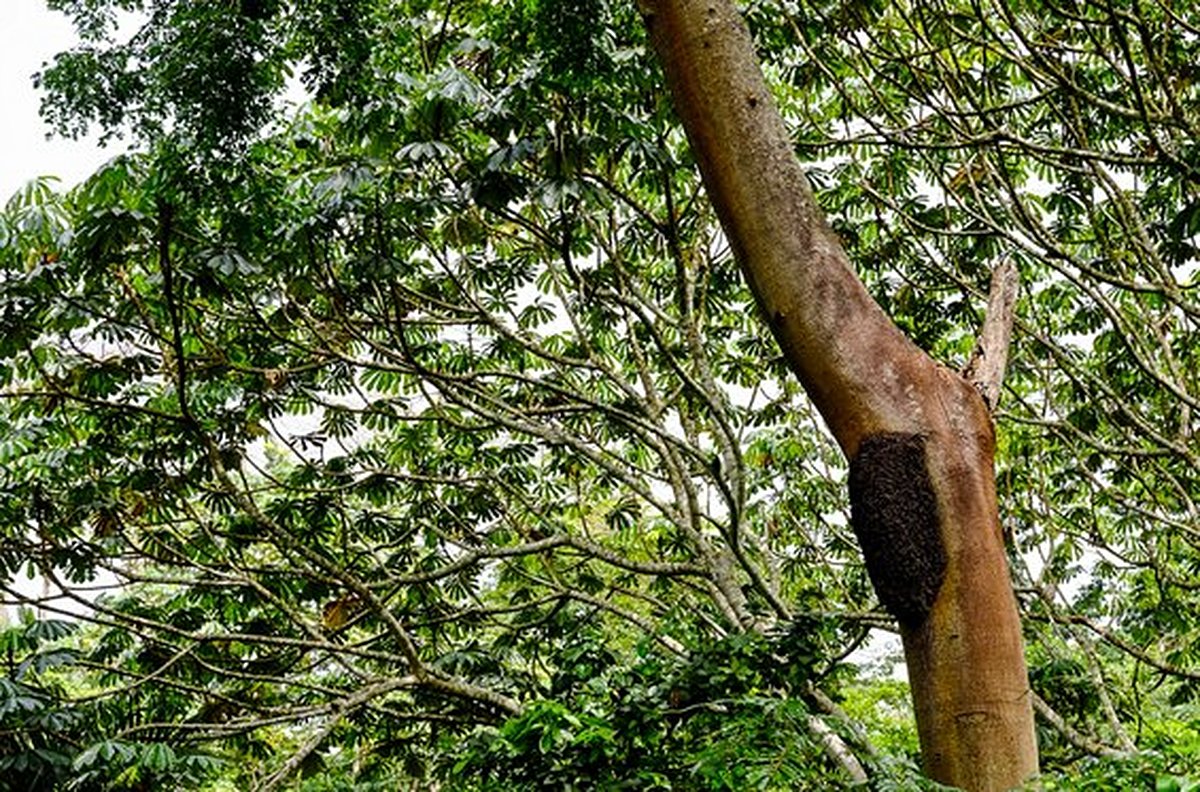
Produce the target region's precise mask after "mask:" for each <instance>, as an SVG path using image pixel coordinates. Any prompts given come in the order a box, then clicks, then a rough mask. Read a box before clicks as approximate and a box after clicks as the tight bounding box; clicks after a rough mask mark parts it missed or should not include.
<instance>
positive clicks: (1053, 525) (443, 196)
mask: <svg viewBox="0 0 1200 792" xmlns="http://www.w3.org/2000/svg"><path fill="white" fill-rule="evenodd" d="M50 5H51V6H52V7H55V8H58V9H60V10H62V11H64V12H66V13H68V14H70V15H71V16H72V18H73V19H74V20H75V21H76V23H77V24H78V26H79V29H80V32H81V35H82V36H83V43H82V44H81V45H80V46H79V47H78V48H77V49H75V50H73V51H71V52H68V53H64V54H62V55H60V56H59V58H58V59H57V60H56V61H54V62H53V63H52V64H49V65H48V66H47V68H46V69H45V70H44V71H43V72H42V73H41V74H40V75H39V77H38V80H39V82H40V84H41V85H42V87H43V88H44V89H45V91H46V104H45V108H44V110H45V114H46V117H47V118H48V119H49V120H50V121H51V122H53V123H54V124H56V126H57V127H58V128H59V130H60V131H62V132H64V133H67V134H73V133H78V132H80V131H82V130H83V129H85V128H87V127H88V126H89V125H93V124H97V125H99V126H100V128H102V129H103V130H105V131H106V132H108V133H110V134H114V135H116V134H125V135H127V136H129V137H130V139H131V140H133V141H135V143H136V145H135V146H134V148H133V150H132V151H131V152H130V153H129V154H126V155H122V156H120V157H117V158H115V159H113V160H112V161H111V162H110V163H109V164H108V165H106V166H105V167H104V168H102V169H101V170H100V171H98V172H97V173H96V174H95V175H94V176H92V177H91V178H90V179H88V180H87V181H86V182H85V183H83V184H81V185H79V186H78V187H76V188H74V189H72V190H69V191H66V192H57V191H55V190H54V189H53V188H52V186H51V185H50V184H49V183H48V182H46V181H45V180H40V181H34V182H31V183H30V184H29V185H28V186H27V187H26V188H25V189H24V190H23V191H22V192H20V193H19V194H18V195H16V196H14V197H13V198H12V199H11V200H10V201H9V202H8V204H7V206H6V207H5V209H4V211H3V213H2V215H0V393H2V394H3V398H2V399H0V463H2V465H0V526H3V527H2V528H0V569H2V570H3V575H2V576H0V579H2V580H3V588H4V592H5V599H6V602H7V603H9V604H20V605H22V606H24V612H23V615H22V618H21V619H19V620H18V621H17V622H16V623H12V624H9V625H8V626H7V627H6V628H5V629H4V630H3V631H2V632H0V642H3V645H4V648H5V650H6V658H7V665H6V675H5V676H4V677H3V678H0V722H2V723H3V731H2V732H0V734H2V735H3V736H0V745H2V746H3V752H2V755H0V767H2V768H3V770H4V773H3V777H4V778H6V779H7V783H10V784H13V785H14V786H13V788H51V787H53V786H54V785H59V786H61V788H64V789H65V788H70V789H138V788H150V787H156V786H163V787H171V786H180V785H183V786H194V787H205V785H207V786H206V787H205V788H211V789H230V788H254V789H270V788H278V787H285V786H286V787H288V788H298V789H299V788H302V789H312V790H317V789H334V788H347V787H348V786H350V785H353V788H360V787H361V788H363V789H369V788H380V789H383V788H387V789H391V788H396V787H397V785H398V784H400V783H410V784H413V785H414V788H421V785H422V784H425V783H427V782H428V781H429V779H437V780H438V781H439V782H440V783H442V784H444V785H446V786H447V787H448V788H456V789H458V788H461V789H475V788H479V789H534V788H554V789H558V788H580V787H581V786H585V785H591V786H593V787H594V788H610V789H618V788H663V789H666V788H684V789H689V788H696V789H707V788H728V789H745V788H750V787H756V788H766V789H800V788H810V789H827V788H829V786H830V784H831V783H833V782H832V781H831V780H830V779H831V778H842V776H841V775H839V773H842V772H844V771H845V770H846V768H847V766H849V764H852V763H856V762H857V763H862V764H863V765H865V767H866V770H867V772H868V773H869V774H870V775H872V776H873V777H874V781H873V782H872V783H873V785H874V786H873V788H875V787H877V788H880V789H885V788H892V787H889V786H888V785H889V784H891V785H893V787H894V788H913V785H915V784H917V783H919V781H918V780H917V778H916V775H915V770H914V769H913V768H914V767H915V765H914V764H913V760H914V755H915V737H914V735H913V734H912V730H911V726H910V725H908V722H907V719H906V716H905V715H904V713H903V711H902V710H901V711H899V714H896V715H895V716H892V717H889V716H888V715H887V713H889V712H896V710H895V707H896V706H900V707H902V706H903V704H902V701H903V698H902V697H897V696H896V695H895V690H894V685H893V684H892V683H890V682H889V681H887V680H885V679H881V678H878V677H875V678H871V677H869V676H867V675H865V674H864V672H863V670H862V669H860V668H859V667H858V666H856V665H854V664H853V663H850V662H848V659H847V658H848V657H850V656H851V655H852V654H853V653H854V651H855V650H856V649H858V648H859V647H861V646H862V645H863V644H864V642H865V641H866V640H867V638H868V636H869V634H870V633H871V631H872V630H887V629H890V624H889V621H888V619H887V618H886V615H885V614H884V613H883V612H882V611H880V610H879V609H877V608H876V607H874V604H873V603H874V597H873V594H872V593H871V590H870V586H869V583H868V581H867V578H866V575H865V572H864V570H863V568H862V565H861V559H860V558H859V555H858V550H857V548H856V546H855V544H854V540H853V535H852V533H851V532H850V530H849V528H848V527H847V518H846V514H847V509H848V507H847V505H846V503H845V495H844V485H845V470H844V464H843V461H842V459H841V456H840V454H839V452H838V451H837V449H836V447H835V446H834V445H833V444H832V442H831V441H830V440H829V439H828V437H827V435H826V434H825V433H824V431H823V429H822V428H821V426H820V425H819V424H818V422H817V421H816V419H815V418H814V416H813V413H812V410H811V409H810V407H809V405H808V404H807V402H806V401H805V399H804V397H803V395H802V394H801V393H800V391H799V388H798V386H797V385H796V384H795V383H794V382H793V381H791V380H789V379H788V376H787V374H786V371H785V370H784V368H783V365H782V361H781V360H780V358H779V355H778V352H777V350H776V349H775V348H774V345H773V342H772V340H771V339H770V337H769V335H768V334H767V333H766V331H765V328H764V327H763V326H762V323H761V322H760V321H759V320H758V318H757V316H756V314H755V310H754V306H753V303H752V300H751V299H750V297H749V295H748V293H747V291H746V290H745V288H744V286H743V284H742V283H741V281H740V277H739V275H738V273H737V270H736V268H735V267H734V264H733V262H732V261H731V257H730V254H729V251H728V249H727V247H726V245H725V244H724V240H723V239H722V237H721V235H720V232H719V229H718V226H717V224H716V221H715V218H714V217H713V214H712V211H711V209H710V207H709V206H708V204H707V202H706V200H705V197H704V195H703V193H702V191H701V189H700V186H699V180H698V177H697V174H696V172H695V169H694V167H693V163H692V162H691V160H690V155H689V154H688V152H687V150H686V145H685V141H684V139H683V136H682V133H681V132H680V130H679V128H678V126H677V124H676V121H675V119H674V118H673V116H672V113H671V111H670V108H669V105H668V103H667V101H666V99H665V97H664V96H663V94H662V89H661V86H660V78H659V76H658V73H657V71H656V67H655V65H654V63H653V60H652V58H651V57H650V55H649V54H648V53H647V51H646V46H645V40H644V34H643V32H642V27H641V23H640V20H639V19H638V17H637V15H636V10H635V9H634V8H633V7H632V4H631V3H625V2H615V1H614V2H608V1H607V0H569V2H567V1H563V2H560V1H558V0H505V1H503V2H465V1H459V2H455V1H453V0H429V1H428V2H419V1H416V0H413V1H410V2H400V0H294V2H287V1H286V0H222V1H221V2H199V0H176V1H175V2H166V1H165V0H52V1H51V2H50ZM745 11H746V14H747V18H748V20H749V22H750V24H751V26H752V29H753V31H754V33H755V35H756V37H757V39H758V41H759V43H760V50H761V54H762V57H763V59H764V66H765V68H766V69H767V72H768V75H769V77H770V78H771V81H772V84H773V86H774V88H775V89H776V91H777V98H778V100H779V102H780V104H781V106H782V108H783V110H784V113H785V115H786V117H787V118H788V120H789V123H790V124H791V125H792V128H793V130H794V134H795V140H796V147H797V151H798V152H799V153H800V155H801V157H802V158H803V159H804V160H805V161H806V162H808V163H810V166H809V167H810V173H811V175H812V178H813V181H814V183H815V184H816V186H817V188H818V192H819V195H820V199H821V201H822V204H823V206H824V207H825V209H826V211H827V212H828V214H829V216H830V219H831V221H832V222H833V223H834V225H835V227H836V228H837V230H838V231H839V233H840V234H841V236H842V238H843V239H844V241H845V243H846V245H847V248H848V250H849V252H850V254H851V256H852V258H853V259H854V261H855V262H856V265H857V266H858V267H859V271H860V274H861V275H862V277H863V279H864V281H865V282H866V283H867V285H868V287H869V288H870V289H871V291H872V294H873V295H874V296H875V298H876V299H877V300H878V301H879V302H880V303H881V304H882V305H883V306H884V307H885V309H886V310H887V311H888V312H889V313H890V314H891V315H892V316H893V318H894V319H895V320H896V321H897V322H898V323H899V324H900V325H901V326H902V327H903V328H904V329H905V330H906V332H908V333H909V334H910V335H911V336H912V337H913V338H914V339H915V340H916V341H917V342H918V343H919V344H920V345H921V346H922V347H923V348H925V349H926V350H927V351H929V352H930V353H931V354H932V355H934V356H935V357H936V358H938V359H939V360H942V361H943V362H945V363H946V364H947V365H950V366H956V367H961V365H962V364H963V363H964V362H965V360H966V356H967V354H968V353H969V351H970V348H971V339H972V337H973V334H974V331H975V329H976V328H977V326H978V323H979V320H980V314H981V310H982V304H983V297H984V292H985V291H986V284H987V281H988V277H989V272H990V269H991V267H992V266H994V265H995V263H996V262H998V261H1000V260H1002V259H1011V260H1013V261H1015V262H1016V263H1017V265H1018V267H1019V269H1020V271H1021V274H1022V278H1023V291H1022V296H1021V301H1020V306H1019V319H1018V327H1017V337H1016V340H1015V347H1014V350H1013V353H1012V361H1013V362H1012V367H1011V371H1010V374H1009V378H1008V381H1007V386H1006V390H1005V393H1004V396H1003V398H1002V401H1001V407H1000V410H999V412H998V416H997V417H998V433H999V439H1000V452H999V462H998V464H999V470H998V485H999V488H1000V497H1001V507H1002V512H1003V514H1004V521H1005V525H1006V527H1007V529H1008V530H1009V531H1010V532H1011V535H1012V536H1011V541H1012V561H1013V564H1014V572H1015V576H1016V580H1015V585H1016V586H1017V589H1018V593H1019V596H1020V600H1021V606H1022V610H1023V613H1024V615H1025V618H1026V624H1027V633H1028V634H1027V641H1028V643H1029V646H1030V655H1031V670H1032V681H1033V685H1034V689H1035V692H1036V693H1038V695H1039V696H1040V697H1041V703H1040V704H1039V711H1040V713H1041V714H1042V716H1043V723H1044V726H1045V730H1044V733H1043V734H1042V735H1041V744H1042V751H1043V762H1044V765H1045V766H1046V768H1047V770H1048V773H1049V775H1050V782H1049V783H1051V784H1053V783H1054V778H1055V775H1054V774H1055V773H1057V772H1066V773H1070V776H1069V777H1070V778H1071V779H1072V780H1073V783H1094V784H1095V785H1096V786H1095V787H1094V788H1109V787H1105V786H1104V784H1110V785H1113V784H1115V785H1117V786H1121V785H1124V784H1128V787H1127V788H1135V787H1137V788H1141V787H1144V786H1146V785H1147V784H1148V783H1153V782H1155V781H1157V783H1158V788H1160V789H1173V788H1178V789H1184V788H1190V787H1188V784H1189V783H1191V782H1189V781H1187V780H1186V779H1185V778H1183V773H1184V772H1185V771H1186V770H1187V769H1188V768H1189V767H1191V766H1195V764H1196V763H1197V761H1200V758H1198V757H1200V708H1198V704H1197V696H1198V694H1200V656H1197V647H1200V641H1197V640H1196V635H1197V632H1198V631H1200V624H1198V621H1197V620H1198V619H1200V616H1198V615H1197V614H1200V603H1198V602H1197V592H1198V591H1200V585H1198V580H1200V577H1198V575H1200V541H1198V540H1197V537H1198V536H1200V507H1198V505H1197V503H1198V500H1200V472H1198V471H1200V450H1198V447H1197V442H1196V425H1195V423H1196V419H1195V417H1194V415H1195V411H1196V410H1197V409H1200V344H1197V343H1195V338H1196V335H1195V333H1196V330H1197V328H1198V325H1200V300H1198V291H1200V288H1198V287H1200V280H1198V278H1200V275H1198V267H1197V259H1196V248H1195V245H1196V235H1197V232H1198V231H1200V193H1198V191H1197V185H1198V184H1200V149H1198V148H1197V142H1196V141H1198V140H1200V134H1197V133H1198V127H1200V84H1197V81H1196V79H1195V78H1196V76H1197V75H1196V69H1197V68H1198V67H1197V65H1196V64H1197V63H1200V52H1198V51H1197V49H1198V47H1200V35H1198V34H1200V11H1196V10H1193V8H1192V7H1191V6H1190V5H1189V4H1182V7H1176V5H1175V4H1173V3H1170V2H1167V1H1166V0H1162V1H1161V2H1152V3H1143V2H1124V1H1123V2H1117V3H1111V2H1100V1H1099V0H1096V1H1095V2H1092V1H1091V0H1072V2H1068V3H1064V4H1058V3H1050V2H1043V1H1042V0H1027V1H1026V2H1015V3H1014V2H1000V0H996V1H995V2H959V1H958V0H906V1H905V2H895V3H892V2H882V0H837V1H833V0H795V1H794V2H793V1H792V0H761V1H759V2H752V3H748V4H747V5H746V8H745ZM124 12H133V16H131V17H130V16H122V15H121V14H122V13H124ZM122 19H123V20H124V22H123V24H118V22H119V21H120V20H122ZM293 74H294V75H296V76H298V77H299V78H300V80H301V82H302V84H303V85H304V86H305V88H306V89H307V91H308V92H309V96H310V97H311V101H309V102H306V103H305V104H303V105H302V106H301V107H299V108H291V107H286V106H283V105H281V102H280V98H279V97H280V95H281V92H282V91H283V89H284V88H285V86H286V85H288V82H289V79H291V78H292V76H293ZM27 573H28V574H27ZM32 576H36V577H37V578H38V579H39V581H41V583H39V584H38V585H39V586H41V585H42V584H43V583H44V589H43V590H38V589H37V587H36V586H31V585H30V584H29V582H28V578H29V577H32ZM897 702H901V703H900V704H899V705H898V704H897ZM850 754H853V755H854V756H856V757H857V759H855V760H852V762H849V763H848V760H847V759H846V756H847V755H850ZM846 778H847V779H849V776H846ZM1081 779H1082V780H1081ZM847 783H848V781H847ZM1172 784H1173V785H1174V786H1172ZM1073 788H1085V787H1080V786H1076V787H1073Z"/></svg>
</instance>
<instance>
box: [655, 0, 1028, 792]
mask: <svg viewBox="0 0 1200 792" xmlns="http://www.w3.org/2000/svg"><path fill="white" fill-rule="evenodd" d="M642 11H643V15H644V18H645V22H646V25H647V27H648V29H649V31H650V34H651V39H652V41H653V44H654V47H655V50H656V51H657V53H658V55H659V58H660V60H661V61H662V63H663V66H664V71H665V73H666V77H667V83H668V85H669V88H670V91H671V94H672V96H673V98H674V102H675V107H676V110H677V112H678V113H679V115H680V117H681V119H682V121H683V125H684V128H685V130H686V131H687V135H688V139H689V142H690V143H691V146H692V149H693V151H694V153H695V156H696V159H697V161H698V162H699V164H700V170H701V173H702V176H703V178H704V183H705V187H706V189H707V192H708V195H709V198H710V200H711V201H712V203H713V205H714V207H715V208H716V211H717V214H718V216H719V217H720V220H721V223H722V226H723V228H724V229H725V233H726V236H727V237H728V238H729V242H730V245H731V246H732V249H733V251H734V254H735V255H736V257H737V259H738V261H739V263H740V264H741V266H742V269H743V271H744V272H745V274H746V277H747V279H748V281H749V283H750V287H751V289H752V290H753V292H754V294H755V297H756V299H757V300H758V304H759V306H760V308H761V309H762V312H763V314H764V315H765V316H766V317H767V320H768V322H769V323H770V325H771V329H772V331H773V332H774V334H775V337H776V339H777V340H778V342H779V345H780V347H781V349H782V351H783V353H784V355H785V357H786V358H787V360H788V363H789V365H790V367H791V369H792V370H793V371H794V372H795V374H796V375H797V377H798V378H799V379H800V382H801V384H802V385H803V386H804V388H805V391H806V392H807V393H808V394H809V396H810V398H811V399H812V401H813V403H814V404H815V405H816V407H817V409H818V410H819V411H820V412H821V415H822V416H823V418H824V419H825V421H826V423H827V424H828V425H829V428H830V430H831V431H832V432H833V434H834V437H835V438H836V439H837V441H838V443H839V444H840V446H841V448H842V450H843V452H844V453H845V454H846V457H847V458H848V459H850V460H854V459H855V458H856V457H857V456H858V455H859V453H860V448H864V447H865V448H867V449H868V450H870V453H871V454H872V455H874V454H875V453H876V451H877V450H878V449H877V448H874V449H873V448H872V443H873V441H871V440H869V438H878V437H908V438H920V440H921V443H922V447H923V456H924V463H923V468H924V477H925V479H927V485H920V486H927V487H928V490H929V491H930V493H931V495H929V496H927V497H931V498H932V503H933V508H932V511H933V512H934V514H933V515H932V516H930V515H929V514H928V511H929V510H926V512H925V513H924V516H914V515H913V514H910V515H908V516H906V517H904V518H903V519H901V522H900V523H893V519H898V518H894V517H889V516H888V515H887V512H888V511H889V509H886V508H885V509H883V510H882V511H881V510H879V509H874V507H871V508H868V509H867V512H869V513H870V516H869V517H868V518H866V521H867V522H868V523H871V525H870V526H868V533H871V532H872V531H874V532H878V531H883V532H884V533H886V532H889V531H893V532H894V531H899V532H902V533H903V534H904V536H905V539H906V541H907V542H908V544H909V548H910V551H911V553H910V556H911V555H912V554H917V555H920V560H919V561H918V562H916V566H920V568H919V569H913V568H901V567H900V566H892V567H889V568H888V569H887V570H886V571H883V569H882V567H880V566H879V564H878V563H876V570H873V571H872V579H873V580H874V581H875V582H876V584H877V585H879V581H878V580H877V579H876V578H882V577H887V578H888V579H889V580H890V581H891V583H889V585H890V586H892V588H895V584H899V585H901V586H904V585H912V586H916V585H921V586H922V587H923V588H922V591H921V592H919V595H917V596H912V592H909V593H907V594H904V595H899V594H896V593H895V592H894V591H891V592H888V593H887V594H885V593H884V592H882V591H881V592H880V594H881V599H883V600H884V603H885V605H888V607H890V608H892V609H893V612H895V613H897V615H898V616H900V619H899V621H900V627H901V635H902V637H903V639H904V646H905V655H906V658H907V661H908V671H909V678H910V680H911V684H912V692H913V700H914V705H915V710H916V714H917V725H918V730H919V732H920V736H921V748H922V754H923V761H924V765H925V769H926V772H927V773H928V774H929V775H930V776H932V777H933V778H935V779H936V780H938V781H941V782H943V783H947V784H953V785H956V786H960V787H963V788H965V789H967V790H970V791H971V792H992V790H1003V789H1009V788H1011V787H1013V786H1016V785H1018V784H1020V783H1021V782H1022V781H1024V780H1025V779H1027V778H1028V777H1030V776H1032V775H1034V774H1035V773H1036V772H1037V749H1036V743H1035V740H1034V728H1033V710H1032V705H1031V699H1030V690H1029V685H1028V680H1027V674H1026V670H1025V660H1024V654H1023V646H1022V640H1021V629H1020V622H1019V619H1018V615H1017V609H1016V601H1015V599H1014V597H1013V594H1012V588H1011V585H1010V582H1009V577H1008V565H1007V560H1006V558H1005V553H1004V546H1003V540H1002V538H1001V532H1000V527H999V517H998V514H997V507H996V492H995V481H994V473H993V452H994V442H995V438H994V435H993V430H992V424H991V417H990V414H989V410H988V405H987V404H986V403H985V402H984V399H983V398H982V397H981V395H980V392H979V391H977V390H976V388H975V387H973V385H972V384H971V383H969V382H968V381H967V380H966V379H964V378H963V377H961V376H959V375H958V374H956V373H954V372H952V371H949V370H948V369H946V368H944V367H943V366H940V365H938V364H937V363H936V362H935V361H933V360H932V359H930V358H929V356H927V355H926V354H925V353H924V352H922V351H921V350H920V349H918V348H917V347H916V345H914V344H913V343H912V342H911V341H910V340H909V339H908V338H907V337H906V336H905V335H904V334H903V333H902V332H901V331H900V330H899V329H898V328H897V327H896V326H895V325H894V324H893V323H892V322H891V320H890V319H889V318H888V317H887V316H886V314H884V312H883V311H882V310H881V309H880V308H879V306H878V305H877V304H876V303H875V302H874V300H872V299H871V297H870V295H869V294H868V293H867V291H866V289H865V288H864V287H863V285H862V283H861V281H859V279H858V277H857V276H856V275H855V273H854V271H853V269H852V267H851V265H850V262H849V260H848V258H847V256H846V253H845V251H844V249H843V247H842V245H841V243H840V241H839V240H838V238H837V236H836V234H835V233H834V232H833V231H832V230H831V229H830V227H829V225H828V223H827V222H826V220H825V218H824V216H823V214H822V213H821V210H820V208H819V207H818V206H817V204H816V201H815V199H814V197H813V193H812V189H811V187H810V186H809V183H808V180H807V178H806V177H805V175H804V173H803V170H802V168H801V167H800V164H799V162H798V161H797V160H796V157H795V155H794V152H793V150H792V144H791V140H790V137H789V135H788V133H787V130H786V128H785V127H784V124H783V121H782V119H781V118H780V116H779V113H778V110H777V109H776V108H775V105H774V102H773V100H772V98H771V95H770V93H769V91H768V89H767V86H766V84H765V82H764V80H763V77H762V72H761V70H760V68H759V65H758V61H757V58H756V56H755V54H754V50H753V45H752V42H751V40H750V36H749V33H748V32H747V30H746V28H745V25H744V23H743V22H742V19H741V17H740V16H739V15H738V13H737V10H736V8H735V7H734V6H733V4H732V3H731V2H730V1H729V0H643V2H642ZM992 313H993V312H992V311H991V310H989V318H990V315H991V314H992ZM1004 345H1005V346H1006V343H1005V344H1004ZM1000 371H1001V372H1002V371H1003V366H1002V365H1001V367H1000ZM996 387H997V391H998V384H997V386H996ZM902 457H903V455H902ZM875 461H876V462H878V460H877V459H876V460H875ZM915 466H916V463H914V462H912V461H911V459H910V460H908V461H904V459H901V461H900V467H901V468H903V469H904V470H906V471H907V473H901V474H895V470H892V472H891V473H889V476H891V477H892V479H894V482H893V483H894V484H895V485H896V486H900V485H901V484H902V483H903V481H904V480H905V479H906V477H907V479H908V480H910V481H916V480H918V479H921V478H922V477H921V476H920V475H918V473H919V471H917V470H915V469H914V467H915ZM893 467H894V466H893ZM893 474H895V475H893ZM868 478H871V477H870V476H868ZM860 483H861V482H860ZM863 486H867V487H868V488H871V487H874V488H875V489H878V486H877V483H871V484H864V485H863ZM869 497H870V498H879V497H882V496H881V495H880V494H879V493H874V494H872V495H870V496H869ZM873 509H874V510H873ZM928 520H932V521H933V523H932V524H934V525H935V529H929V528H928V527H925V528H922V527H920V526H922V525H926V526H927V521H928ZM880 526H882V527H880ZM856 529H857V526H856ZM930 533H935V534H936V537H931V536H930V535H929V534H930ZM870 541H872V540H870V539H867V540H863V544H864V548H865V550H866V553H867V556H868V562H869V563H870V557H871V555H872V554H873V552H874V551H872V550H871V548H870V547H869V546H868V545H869V543H870ZM939 547H940V548H941V551H942V552H943V553H944V565H943V564H941V563H938V562H937V559H936V558H933V559H930V558H929V557H927V556H925V555H921V554H924V553H932V554H936V552H937V549H938V548H939ZM875 554H876V555H878V553H875ZM914 557H915V556H914ZM900 564H901V565H902V566H903V567H913V566H914V562H912V561H911V560H902V561H901V562H900ZM939 569H940V571H939ZM934 578H940V580H937V581H936V585H933V579H934ZM919 581H924V583H919ZM926 583H929V584H930V585H925V584H926ZM889 599H890V600H891V601H890V602H889Z"/></svg>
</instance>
